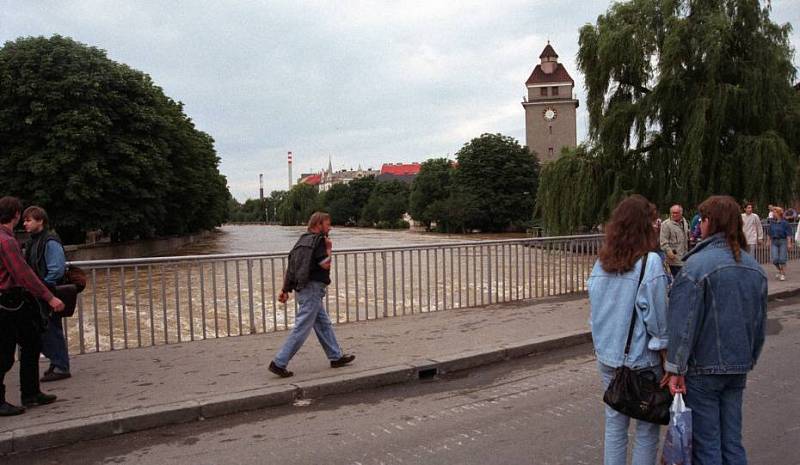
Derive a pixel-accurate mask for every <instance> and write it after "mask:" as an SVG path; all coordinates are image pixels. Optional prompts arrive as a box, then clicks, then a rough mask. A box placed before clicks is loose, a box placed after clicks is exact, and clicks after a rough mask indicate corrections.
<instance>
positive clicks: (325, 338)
mask: <svg viewBox="0 0 800 465" xmlns="http://www.w3.org/2000/svg"><path fill="white" fill-rule="evenodd" d="M330 230H331V217H330V215H328V214H327V213H322V212H316V213H314V214H313V215H311V219H309V220H308V232H307V233H305V234H303V235H302V236H301V237H300V239H299V240H298V241H297V243H296V244H295V246H294V247H293V248H292V251H291V252H290V253H289V262H288V266H287V270H286V276H285V277H284V281H283V287H282V289H281V293H280V296H279V297H278V300H279V301H280V302H281V303H286V301H287V300H288V299H289V293H290V292H292V291H297V301H298V303H299V307H298V309H297V314H296V315H295V320H294V327H293V328H292V331H291V333H289V336H288V337H287V338H286V342H284V344H283V346H282V347H281V349H280V350H279V351H278V353H277V355H275V358H274V359H273V360H272V361H271V362H270V364H269V371H271V372H272V373H275V374H276V375H278V376H281V377H284V378H287V377H289V376H292V375H293V374H294V373H292V372H291V371H289V370H287V369H286V366H287V365H288V364H289V361H290V360H291V359H292V357H294V354H296V353H297V351H298V350H300V347H302V346H303V343H304V342H305V341H306V338H308V335H309V334H310V333H311V329H312V328H313V329H314V332H315V333H316V334H317V339H319V342H320V344H321V345H322V348H323V350H325V355H326V356H327V357H328V359H329V360H330V362H331V367H332V368H339V367H343V366H345V365H347V364H348V363H350V362H352V361H353V360H354V359H355V358H356V357H355V355H350V354H345V353H343V352H342V349H341V348H340V347H339V343H338V342H337V341H336V335H335V334H334V332H333V325H332V324H331V320H330V318H329V317H328V311H327V310H326V309H325V305H324V303H323V299H324V297H325V290H326V288H327V286H328V284H330V283H331V273H330V270H331V251H332V250H333V242H331V240H330V238H328V233H329V232H330Z"/></svg>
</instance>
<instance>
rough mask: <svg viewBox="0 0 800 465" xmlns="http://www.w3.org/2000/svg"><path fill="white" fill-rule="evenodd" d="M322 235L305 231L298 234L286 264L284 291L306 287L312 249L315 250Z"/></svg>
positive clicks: (312, 253)
mask: <svg viewBox="0 0 800 465" xmlns="http://www.w3.org/2000/svg"><path fill="white" fill-rule="evenodd" d="M322 237H323V236H322V235H321V234H315V233H305V234H303V235H302V236H300V239H298V240H297V243H295V245H294V247H292V250H291V252H289V259H288V262H287V265H286V276H285V278H284V286H283V288H284V290H285V291H299V290H300V289H303V288H304V287H306V285H307V284H308V281H309V278H310V276H311V263H312V261H313V260H312V257H313V256H314V250H316V248H317V246H318V245H319V241H320V240H322Z"/></svg>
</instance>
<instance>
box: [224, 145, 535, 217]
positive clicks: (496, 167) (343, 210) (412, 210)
mask: <svg viewBox="0 0 800 465" xmlns="http://www.w3.org/2000/svg"><path fill="white" fill-rule="evenodd" d="M538 170H539V164H538V162H537V160H536V157H535V156H533V155H531V153H530V152H529V151H528V150H527V148H525V147H522V146H520V145H519V143H518V142H517V141H516V140H514V139H512V138H510V137H507V136H503V135H500V134H483V135H482V136H480V137H478V138H475V139H473V140H472V141H470V142H469V143H467V144H465V145H464V146H463V147H462V149H461V150H459V152H458V153H457V154H456V161H455V162H453V161H451V160H448V159H446V158H433V159H430V160H428V161H426V162H424V163H423V164H422V166H421V169H420V172H419V174H418V175H417V176H416V178H415V179H414V181H413V183H412V184H411V186H409V185H408V184H406V183H404V182H401V181H396V180H395V181H383V182H379V181H377V180H376V179H375V178H374V177H372V176H370V177H364V178H360V179H356V180H353V181H351V182H350V183H348V184H335V185H333V186H332V187H331V188H330V189H329V190H327V191H325V192H318V190H317V188H316V187H314V186H310V185H306V184H299V185H297V186H295V187H293V188H292V189H291V190H290V191H288V192H284V191H276V192H273V193H272V194H271V195H270V197H269V198H267V199H265V204H264V206H263V207H261V206H260V201H258V200H252V199H250V200H247V201H246V202H244V204H238V203H236V201H235V200H234V201H233V203H232V204H231V208H232V210H231V218H232V219H233V220H234V221H241V222H249V221H264V219H267V221H270V222H273V221H275V222H280V223H281V224H284V225H299V224H304V223H305V222H306V221H307V220H308V217H309V216H310V215H311V213H313V212H314V211H316V210H323V211H327V212H328V213H330V215H331V219H332V221H333V223H334V224H336V225H352V226H368V227H379V228H398V227H408V224H407V223H406V222H405V221H404V219H403V218H404V215H405V214H406V213H409V214H410V216H411V217H412V218H413V219H414V220H416V221H419V222H420V223H422V224H423V225H424V226H425V227H427V228H428V229H436V230H438V231H442V232H466V231H471V230H476V229H477V230H481V231H509V230H520V229H524V228H525V227H527V226H528V225H529V224H530V222H531V219H532V214H533V208H534V203H535V194H536V185H537V178H538Z"/></svg>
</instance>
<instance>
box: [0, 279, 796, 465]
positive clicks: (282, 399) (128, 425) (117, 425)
mask: <svg viewBox="0 0 800 465" xmlns="http://www.w3.org/2000/svg"><path fill="white" fill-rule="evenodd" d="M798 294H800V288H798V289H791V290H787V291H781V292H776V293H774V294H771V295H770V296H769V297H768V299H769V300H770V301H772V300H776V299H783V298H788V297H793V296H796V295H798ZM591 340H592V336H591V332H589V331H573V332H568V333H562V334H557V335H554V336H552V337H548V338H544V339H543V338H537V339H531V340H529V341H523V342H520V343H515V344H508V345H504V346H501V347H500V348H488V349H484V350H475V351H470V352H463V353H461V354H457V355H452V356H446V357H436V358H432V359H421V360H415V361H413V362H410V363H407V364H398V365H393V366H388V367H383V368H375V369H370V370H366V371H361V372H355V373H343V374H341V375H337V376H333V377H328V378H323V379H317V380H312V381H304V382H299V383H294V384H287V385H285V386H278V387H268V388H261V389H253V390H247V391H241V392H233V393H227V394H223V395H218V396H214V397H209V398H202V399H198V400H192V401H184V402H176V403H171V404H163V405H157V406H151V407H145V408H139V409H135V410H127V411H122V412H114V413H109V414H101V415H95V416H91V417H86V418H77V419H71V420H64V421H59V422H54V423H48V424H44V425H37V426H34V427H30V428H20V429H17V430H14V431H10V432H4V433H0V456H2V455H6V454H10V453H18V452H29V451H33V450H39V449H47V448H52V447H58V446H64V445H68V444H72V443H74V442H78V441H85V440H90V439H101V438H106V437H110V436H115V435H118V434H123V433H130V432H135V431H142V430H146V429H151V428H157V427H161V426H167V425H173V424H179V423H188V422H192V421H197V420H201V419H205V418H214V417H218V416H222V415H230V414H235V413H241V412H247V411H251V410H259V409H264V408H269V407H277V406H281V405H289V404H292V403H293V402H294V401H295V400H297V399H318V398H321V397H325V396H329V395H334V394H345V393H349V392H353V391H358V390H361V389H368V388H376V387H381V386H387V385H391V384H402V383H408V382H412V381H416V380H419V379H428V378H432V377H434V376H436V375H438V374H442V373H449V372H453V371H459V370H468V369H471V368H476V367H480V366H484V365H488V364H492V363H497V362H502V361H505V360H510V359H515V358H521V357H527V356H531V355H536V354H542V353H545V352H550V351H555V350H559V349H564V348H567V347H572V346H576V345H581V344H585V343H588V342H591Z"/></svg>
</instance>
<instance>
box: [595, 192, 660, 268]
mask: <svg viewBox="0 0 800 465" xmlns="http://www.w3.org/2000/svg"><path fill="white" fill-rule="evenodd" d="M657 218H658V211H657V210H656V206H655V205H653V204H652V203H650V201H649V200H647V199H646V198H644V197H642V196H641V195H638V194H635V195H632V196H630V197H627V198H625V199H623V200H622V201H621V202H620V203H619V204H618V205H617V208H615V209H614V212H613V213H611V220H610V221H609V222H608V224H606V228H605V229H606V236H605V240H604V241H603V247H602V248H601V249H600V253H599V258H600V264H601V266H602V267H603V269H604V270H605V271H607V272H609V273H625V272H628V271H630V270H632V269H633V265H634V264H635V263H636V261H637V260H638V259H639V258H640V257H642V256H644V255H645V254H647V253H648V252H650V251H651V250H655V248H656V247H657V246H658V236H657V235H656V230H655V228H653V221H655V220H656V219H657Z"/></svg>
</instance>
